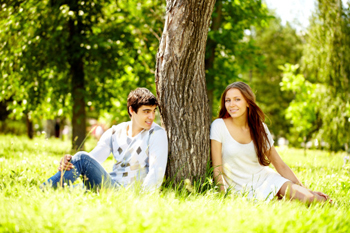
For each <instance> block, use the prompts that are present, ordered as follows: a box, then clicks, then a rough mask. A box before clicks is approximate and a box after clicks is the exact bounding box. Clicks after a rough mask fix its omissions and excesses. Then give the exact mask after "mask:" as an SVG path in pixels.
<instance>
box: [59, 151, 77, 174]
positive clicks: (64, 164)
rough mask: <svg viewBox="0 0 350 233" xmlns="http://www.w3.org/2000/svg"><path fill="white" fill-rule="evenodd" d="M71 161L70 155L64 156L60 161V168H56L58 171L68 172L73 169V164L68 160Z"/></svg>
mask: <svg viewBox="0 0 350 233" xmlns="http://www.w3.org/2000/svg"><path fill="white" fill-rule="evenodd" d="M71 159H72V156H71V155H68V154H66V155H64V156H63V158H62V159H61V162H60V166H59V167H58V170H59V171H63V170H67V171H69V170H70V169H72V168H74V166H73V164H71V163H70V160H71Z"/></svg>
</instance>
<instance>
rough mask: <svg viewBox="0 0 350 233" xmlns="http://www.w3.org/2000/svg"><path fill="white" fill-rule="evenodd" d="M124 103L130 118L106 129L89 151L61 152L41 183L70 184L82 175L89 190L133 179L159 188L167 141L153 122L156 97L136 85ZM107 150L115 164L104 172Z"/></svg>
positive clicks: (116, 185) (55, 185)
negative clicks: (52, 170) (54, 167)
mask: <svg viewBox="0 0 350 233" xmlns="http://www.w3.org/2000/svg"><path fill="white" fill-rule="evenodd" d="M127 102H128V103H127V104H128V113H129V116H130V118H131V121H129V122H123V123H120V124H118V125H114V126H112V127H111V128H110V129H108V130H107V131H106V132H105V133H104V134H103V135H102V137H101V138H100V140H99V142H98V144H97V146H96V147H95V148H94V149H93V150H92V151H91V152H90V153H87V152H78V153H76V154H75V155H74V156H73V157H72V156H71V155H65V156H64V158H63V159H62V160H61V163H60V166H59V169H58V170H59V171H58V172H57V173H56V174H55V175H54V176H52V177H51V178H49V179H48V181H47V182H45V183H44V185H47V184H51V185H52V186H53V187H57V186H62V185H63V183H67V184H71V183H73V182H74V181H75V180H76V179H77V178H78V177H79V176H80V175H82V176H83V180H84V184H85V186H86V187H87V188H89V189H91V188H95V187H99V188H101V187H120V186H123V187H126V186H129V185H132V184H134V183H135V182H139V183H140V185H141V187H142V188H143V189H144V190H147V191H152V190H154V189H156V188H159V187H160V185H161V184H162V181H163V177H164V173H165V168H166V163H167V159H168V140H167V135H166V132H165V130H164V129H163V128H161V127H160V126H159V125H157V124H156V123H154V122H153V121H154V118H155V111H156V108H157V105H158V102H157V99H156V97H155V96H154V95H153V94H152V93H151V92H150V91H149V90H148V89H146V88H137V89H136V90H134V91H131V92H130V93H129V96H128V100H127ZM111 152H112V153H113V156H114V158H115V160H116V163H115V164H114V166H113V171H112V172H111V173H107V172H106V170H105V169H104V168H103V167H102V166H101V163H103V162H104V161H105V160H106V159H107V157H108V156H109V155H110V153H111Z"/></svg>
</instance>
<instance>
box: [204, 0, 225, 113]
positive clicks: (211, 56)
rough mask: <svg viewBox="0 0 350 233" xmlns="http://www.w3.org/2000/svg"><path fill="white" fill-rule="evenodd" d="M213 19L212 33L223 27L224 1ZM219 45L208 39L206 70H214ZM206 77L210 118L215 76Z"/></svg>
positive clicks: (216, 10)
mask: <svg viewBox="0 0 350 233" xmlns="http://www.w3.org/2000/svg"><path fill="white" fill-rule="evenodd" d="M214 15H215V16H214ZM214 15H213V18H212V24H211V27H210V30H211V31H212V32H215V31H218V30H219V28H220V27H221V22H222V20H221V19H222V1H221V0H220V1H218V2H217V4H216V7H215V14H214ZM217 45H218V43H217V42H216V41H214V40H212V39H210V38H208V42H207V46H206V49H207V51H206V53H207V56H206V58H205V70H210V69H213V67H214V60H215V50H216V47H217ZM209 74H210V75H208V74H207V77H206V84H207V95H208V99H209V109H210V111H209V116H210V117H212V116H213V105H214V90H213V88H214V76H213V75H212V74H211V73H209Z"/></svg>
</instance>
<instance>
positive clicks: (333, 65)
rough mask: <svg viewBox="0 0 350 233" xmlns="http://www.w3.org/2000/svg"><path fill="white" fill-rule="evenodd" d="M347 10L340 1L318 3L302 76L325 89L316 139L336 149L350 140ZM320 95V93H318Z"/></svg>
mask: <svg viewBox="0 0 350 233" xmlns="http://www.w3.org/2000/svg"><path fill="white" fill-rule="evenodd" d="M349 12H350V7H349V5H348V6H347V8H346V7H345V6H344V5H343V4H342V1H341V0H319V1H318V5H317V10H316V12H315V14H314V15H313V18H312V19H311V22H310V24H311V26H310V28H309V30H308V33H307V36H306V44H305V47H304V51H303V54H304V55H303V60H302V67H303V72H304V73H305V77H306V78H307V79H308V80H310V81H311V82H313V83H319V84H321V85H322V86H323V87H324V88H325V90H324V92H325V95H324V96H323V98H319V101H320V103H319V109H318V110H319V112H320V116H319V117H320V118H321V119H322V122H323V124H322V127H321V128H320V130H319V131H318V137H320V138H322V139H323V140H324V141H326V142H328V143H329V145H330V149H332V150H338V149H340V148H342V146H343V144H344V143H349V141H350V135H349V130H350V109H349V106H350V14H349ZM321 92H322V90H321Z"/></svg>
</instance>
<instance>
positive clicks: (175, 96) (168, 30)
mask: <svg viewBox="0 0 350 233" xmlns="http://www.w3.org/2000/svg"><path fill="white" fill-rule="evenodd" d="M214 3H215V1H214V0H205V1H195V0H190V1H184V0H182V1H176V0H175V1H172V0H170V1H167V8H166V12H167V13H166V18H165V24H164V30H163V35H162V39H161V42H160V45H159V50H158V53H157V65H156V74H155V77H156V84H157V94H158V98H159V109H160V113H161V118H162V123H163V125H164V127H165V129H166V131H167V134H168V139H169V142H170V143H169V160H168V166H167V170H166V175H167V176H168V177H171V178H173V179H174V180H175V181H176V182H180V181H181V180H182V179H183V178H189V179H191V180H193V179H196V178H197V179H198V178H204V177H205V171H206V165H207V161H208V156H209V124H210V117H209V106H208V98H207V93H206V84H205V70H204V59H205V45H206V40H207V34H208V29H209V23H210V18H211V14H212V11H213V8H214Z"/></svg>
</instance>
